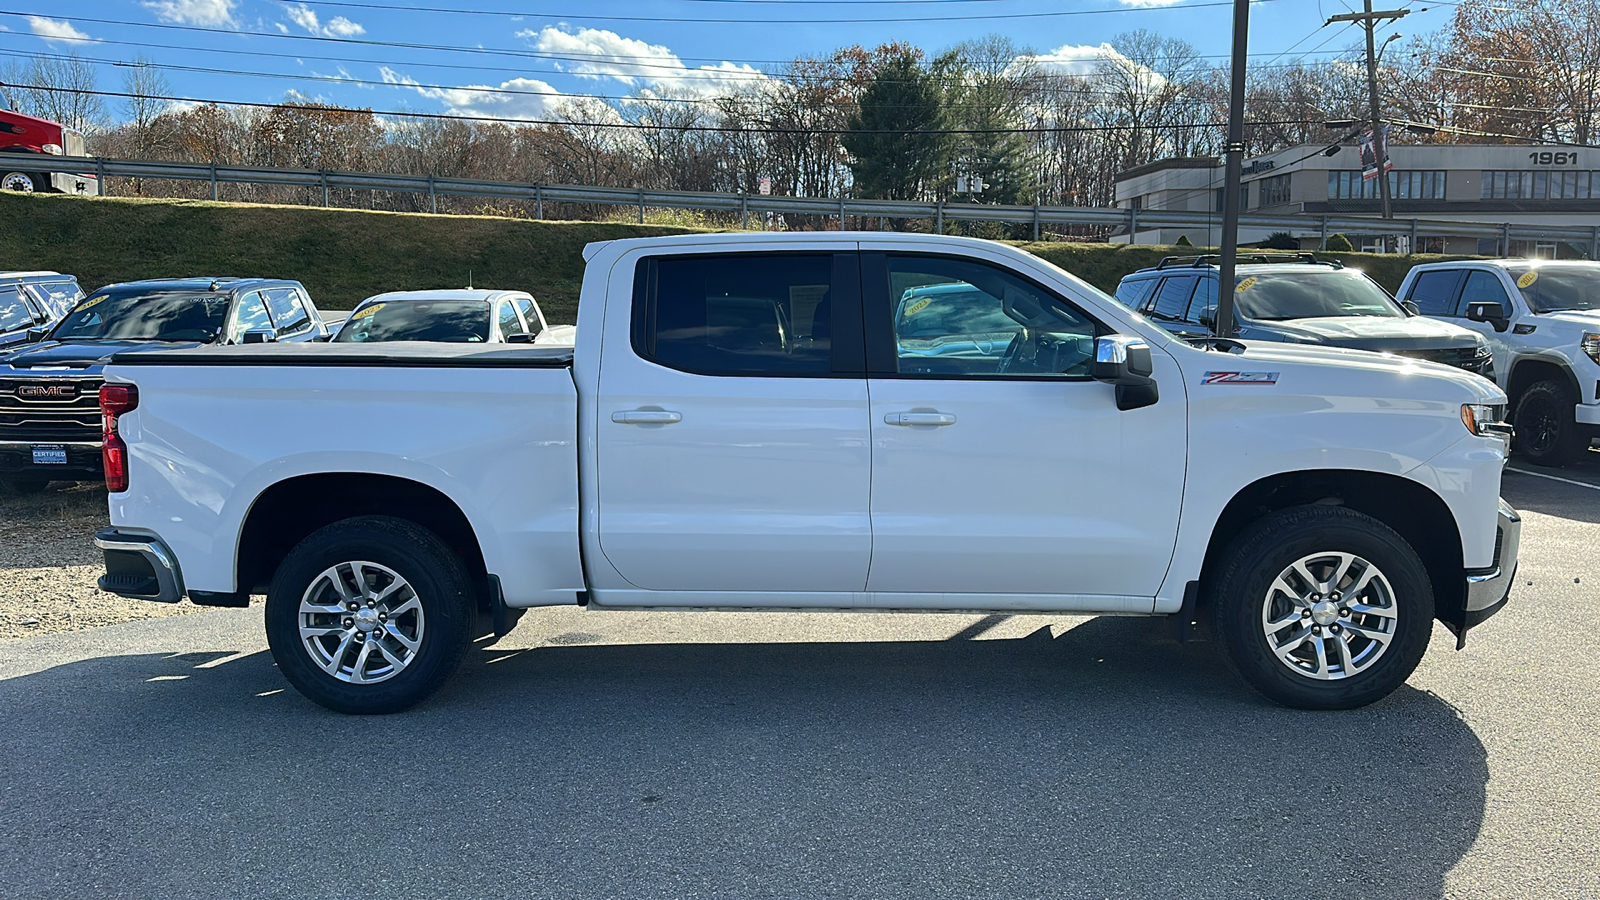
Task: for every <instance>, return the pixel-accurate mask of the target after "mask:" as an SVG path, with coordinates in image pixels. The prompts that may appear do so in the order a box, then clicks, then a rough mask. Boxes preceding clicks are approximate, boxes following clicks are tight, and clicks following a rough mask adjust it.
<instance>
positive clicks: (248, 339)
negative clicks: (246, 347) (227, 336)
mask: <svg viewBox="0 0 1600 900" xmlns="http://www.w3.org/2000/svg"><path fill="white" fill-rule="evenodd" d="M277 340H278V335H277V334H276V333H275V332H273V331H270V330H268V329H265V328H257V329H253V330H251V331H246V332H245V333H244V337H243V338H241V339H240V340H239V343H241V344H270V343H273V342H275V341H277Z"/></svg>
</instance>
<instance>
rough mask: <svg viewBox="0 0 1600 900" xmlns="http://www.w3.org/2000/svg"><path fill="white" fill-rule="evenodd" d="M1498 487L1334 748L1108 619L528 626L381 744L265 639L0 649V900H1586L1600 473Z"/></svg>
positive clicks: (140, 631) (246, 636) (97, 634)
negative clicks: (1370, 698)
mask: <svg viewBox="0 0 1600 900" xmlns="http://www.w3.org/2000/svg"><path fill="white" fill-rule="evenodd" d="M1517 468H1523V467H1522V466H1520V465H1519V466H1517ZM1529 471H1534V472H1538V474H1531V475H1530V474H1522V473H1519V472H1511V473H1508V475H1507V477H1506V482H1505V495H1506V497H1507V499H1508V500H1510V501H1511V502H1512V504H1513V505H1515V506H1517V507H1518V508H1519V509H1521V510H1523V512H1524V513H1525V520H1526V525H1525V531H1524V539H1523V565H1522V570H1521V571H1520V572H1519V575H1518V579H1517V585H1516V588H1515V591H1514V593H1513V597H1512V602H1511V604H1510V605H1509V606H1508V607H1507V608H1506V609H1505V611H1503V612H1502V613H1501V614H1500V615H1498V616H1497V617H1495V618H1494V619H1492V620H1490V621H1489V622H1488V623H1487V624H1485V625H1484V626H1482V627H1481V628H1480V629H1479V630H1478V631H1476V632H1474V633H1473V635H1472V637H1471V640H1470V641H1469V643H1468V646H1467V648H1466V649H1465V650H1464V651H1462V652H1459V653H1458V652H1456V651H1455V650H1454V649H1453V647H1454V642H1453V640H1452V639H1451V638H1450V636H1449V635H1448V634H1447V633H1446V632H1445V631H1444V630H1443V629H1442V628H1441V629H1437V630H1436V632H1435V636H1434V642H1433V644H1432V647H1431V648H1430V650H1429V652H1428V655H1427V657H1426V658H1425V659H1424V661H1423V664H1422V666H1421V668H1420V669H1419V670H1418V672H1417V673H1416V674H1415V675H1414V676H1413V677H1412V679H1411V682H1410V684H1409V685H1407V686H1406V687H1404V688H1402V689H1401V690H1400V691H1398V692H1397V693H1396V694H1394V695H1393V696H1391V697H1390V698H1388V699H1387V700H1385V701H1383V702H1380V703H1378V704H1375V705H1373V706H1371V707H1368V708H1366V709H1362V710H1355V711H1351V712H1342V713H1306V712H1297V711H1292V710H1285V709H1280V708H1277V707H1275V706H1272V705H1270V704H1268V703H1266V702H1265V701H1263V700H1261V699H1259V698H1258V697H1256V696H1255V695H1254V694H1252V693H1251V692H1250V691H1249V690H1248V689H1247V688H1245V687H1244V685H1243V684H1242V683H1241V682H1239V681H1238V680H1237V679H1236V678H1235V677H1234V676H1233V675H1232V674H1231V673H1229V671H1228V670H1227V668H1226V666H1225V665H1224V664H1223V662H1222V660H1221V658H1220V656H1219V655H1218V652H1217V649H1216V647H1215V646H1214V645H1212V644H1209V643H1204V642H1197V643H1190V644H1186V645H1180V644H1177V643H1175V642H1174V641H1172V640H1171V639H1170V637H1169V636H1168V632H1167V630H1166V628H1165V627H1164V624H1163V623H1162V622H1159V621H1156V620H1146V619H1123V618H1111V617H1101V618H1072V617H1029V616H988V617H979V616H945V615H921V616H916V615H890V614H785V613H750V614H734V613H598V612H587V611H582V610H576V609H570V610H567V609H564V610H542V611H535V612H531V613H529V614H528V615H527V616H526V617H524V619H523V621H522V624H521V625H520V626H519V627H518V628H517V630H516V631H515V632H514V633H512V634H511V635H510V636H508V637H507V638H506V639H504V640H502V641H500V642H499V643H498V644H495V645H492V646H491V645H483V646H481V647H479V648H478V649H476V650H475V651H474V652H473V653H472V654H471V655H470V659H469V661H468V663H467V665H466V666H465V667H464V669H463V671H462V673H461V674H460V675H459V676H458V677H457V678H456V679H455V680H454V681H453V682H451V683H450V685H448V686H447V687H446V688H445V690H443V691H442V692H440V693H439V694H438V695H436V696H435V697H434V698H433V699H431V700H430V701H428V702H427V703H426V704H424V705H423V706H421V707H419V708H417V709H416V710H414V711H412V712H410V713H406V714H402V715H396V716H388V717H382V718H351V717H343V716H338V715H335V714H332V713H328V712H325V711H323V710H322V709H320V708H318V707H316V706H313V705H312V704H310V703H309V702H307V701H305V700H304V699H302V698H301V697H300V696H299V695H298V694H296V693H295V692H294V691H293V689H290V688H288V687H287V686H286V684H285V683H284V681H283V680H282V679H281V678H280V677H279V675H278V673H277V671H276V670H275V668H274V666H273V664H272V661H271V658H270V656H269V655H268V654H267V652H266V647H265V642H264V640H263V638H262V635H261V616H260V610H259V608H256V609H249V610H217V611H210V612H205V613H201V614H197V615H192V616H183V617H177V618H172V619H163V620H155V621H148V622H134V623H129V624H126V625H116V626H109V627H105V628H99V629H94V630H92V631H88V632H80V633H76V634H64V635H55V636H44V637H34V638H27V639H21V640H12V641H3V642H0V897H39V898H57V897H160V898H181V897H207V898H212V897H251V898H258V897H319V898H321V897H326V898H342V897H352V898H353V897H378V896H400V897H468V896H472V897H477V896H493V897H510V896H523V897H560V898H564V900H565V898H590V897H593V898H624V897H661V898H689V897H729V898H757V897H795V898H821V897H851V898H854V897H864V898H876V897H908V898H941V897H1008V898H1009V897H1018V898H1020V897H1129V898H1155V897H1160V898H1189V897H1194V898H1256V897H1261V898H1286V897H1296V898H1299V897H1306V898H1312V897H1318V898H1320V897H1340V898H1346V897H1359V898H1363V900H1369V898H1389V897H1393V898H1432V897H1452V898H1454V897H1460V898H1512V897H1517V898H1520V897H1527V898H1568V897H1570V898H1594V897H1597V896H1600V728H1597V726H1596V722H1597V721H1600V691H1597V689H1596V685H1597V684H1600V654H1597V653H1596V648H1597V646H1600V625H1597V616H1596V613H1597V611H1600V566H1597V565H1596V549H1597V548H1600V453H1597V454H1595V459H1593V460H1590V461H1587V462H1586V463H1584V464H1583V465H1580V466H1578V467H1574V468H1570V469H1564V470H1559V471H1555V472H1542V471H1539V470H1529ZM1547 476H1553V477H1554V478H1561V479H1565V481H1558V480H1553V478H1552V477H1547ZM1571 482H1578V483H1571Z"/></svg>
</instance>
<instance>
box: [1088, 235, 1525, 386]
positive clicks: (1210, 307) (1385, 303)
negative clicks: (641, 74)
mask: <svg viewBox="0 0 1600 900" xmlns="http://www.w3.org/2000/svg"><path fill="white" fill-rule="evenodd" d="M1217 259H1218V257H1216V256H1191V257H1168V258H1166V259H1163V260H1162V261H1161V263H1160V265H1157V266H1154V267H1151V268H1148V269H1140V270H1139V271H1137V272H1135V273H1133V274H1132V275H1129V276H1127V277H1126V278H1124V279H1122V283H1121V284H1119V285H1118V286H1117V299H1118V300H1121V301H1122V302H1123V303H1125V304H1127V305H1128V306H1130V307H1132V308H1134V309H1136V310H1138V311H1139V312H1142V313H1144V315H1145V316H1146V317H1147V318H1149V319H1150V320H1151V321H1152V322H1154V323H1155V324H1157V325H1159V326H1161V327H1162V328H1165V329H1166V330H1167V331H1170V332H1173V333H1174V334H1177V335H1179V336H1180V337H1181V336H1184V335H1206V334H1210V333H1211V329H1212V324H1213V320H1214V318H1215V316H1216V310H1217V278H1218V277H1219V276H1218V272H1217V266H1216V263H1217ZM1239 260H1240V265H1239V267H1238V268H1237V269H1236V270H1235V276H1234V277H1235V284H1236V285H1237V286H1236V287H1235V288H1234V314H1235V318H1236V320H1237V323H1238V337H1239V338H1240V339H1242V340H1253V341H1285V342H1288V343H1295V344H1317V345H1319V346H1324V347H1343V348H1346V349H1350V350H1371V351H1375V352H1379V353H1392V354H1395V355H1396V356H1410V357H1414V358H1416V359H1425V360H1429V361H1431V362H1439V363H1444V364H1445V365H1448V366H1454V367H1456V368H1458V369H1466V370H1467V371H1469V372H1476V373H1477V374H1479V375H1483V376H1484V377H1486V378H1493V377H1494V357H1493V355H1492V354H1491V352H1490V349H1489V344H1488V342H1487V341H1486V340H1485V339H1484V338H1483V337H1482V336H1480V335H1478V334H1475V333H1473V332H1472V331H1470V330H1469V329H1466V328H1462V327H1460V326H1459V325H1453V324H1450V323H1448V322H1441V321H1438V320H1436V319H1429V318H1425V317H1422V316H1419V315H1416V314H1415V311H1414V310H1410V309H1407V308H1405V307H1403V306H1402V305H1401V304H1399V303H1397V302H1395V300H1394V298H1393V297H1391V296H1389V293H1388V292H1387V291H1385V290H1384V289H1383V288H1381V287H1379V286H1378V283H1377V282H1375V281H1373V280H1372V279H1371V278H1368V277H1367V276H1366V275H1365V274H1364V273H1362V272H1360V271H1358V270H1356V269H1346V268H1345V267H1344V266H1343V265H1342V264H1340V263H1339V262H1336V261H1333V260H1319V259H1317V258H1316V257H1315V256H1313V255H1311V254H1309V253H1299V254H1251V255H1249V256H1240V257H1239Z"/></svg>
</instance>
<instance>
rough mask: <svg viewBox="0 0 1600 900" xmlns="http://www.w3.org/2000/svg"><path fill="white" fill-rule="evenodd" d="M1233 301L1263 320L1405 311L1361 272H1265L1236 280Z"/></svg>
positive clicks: (1392, 314) (1400, 315)
mask: <svg viewBox="0 0 1600 900" xmlns="http://www.w3.org/2000/svg"><path fill="white" fill-rule="evenodd" d="M1238 285H1239V287H1238V289H1237V293H1235V294H1234V304H1235V305H1236V306H1238V308H1239V312H1240V313H1241V314H1242V315H1244V316H1245V317H1246V318H1250V319H1259V320H1262V321H1269V322H1270V321H1280V320H1283V319H1315V318H1323V317H1332V316H1382V317H1383V318H1389V319H1399V318H1404V317H1405V314H1406V313H1405V310H1403V309H1401V308H1400V305H1399V304H1397V303H1395V302H1394V300H1392V299H1390V297H1389V295H1388V294H1386V293H1384V290H1383V288H1381V287H1378V284H1377V282H1375V281H1373V280H1372V279H1370V278H1368V277H1367V276H1365V275H1363V274H1361V273H1360V272H1329V271H1310V272H1266V273H1263V274H1260V275H1247V276H1245V277H1243V278H1240V279H1239V281H1238Z"/></svg>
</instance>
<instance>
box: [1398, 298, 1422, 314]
mask: <svg viewBox="0 0 1600 900" xmlns="http://www.w3.org/2000/svg"><path fill="white" fill-rule="evenodd" d="M1400 308H1401V309H1403V310H1405V311H1406V315H1408V316H1420V315H1422V307H1420V306H1418V305H1417V304H1416V303H1414V302H1412V301H1410V300H1401V301H1400Z"/></svg>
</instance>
